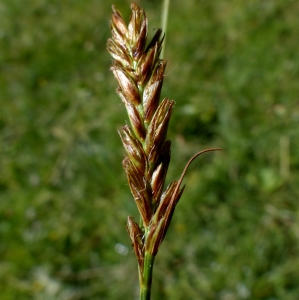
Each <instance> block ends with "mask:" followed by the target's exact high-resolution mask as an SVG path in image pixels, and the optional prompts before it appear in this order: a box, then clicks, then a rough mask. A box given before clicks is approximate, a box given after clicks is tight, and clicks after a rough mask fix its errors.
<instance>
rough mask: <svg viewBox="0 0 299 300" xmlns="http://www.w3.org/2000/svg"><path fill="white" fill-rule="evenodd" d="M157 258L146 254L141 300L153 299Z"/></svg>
mask: <svg viewBox="0 0 299 300" xmlns="http://www.w3.org/2000/svg"><path fill="white" fill-rule="evenodd" d="M154 261H155V256H153V255H151V254H150V253H149V252H145V257H144V269H143V274H142V275H143V278H142V282H141V285H140V300H150V299H151V287H152V275H153V266H154Z"/></svg>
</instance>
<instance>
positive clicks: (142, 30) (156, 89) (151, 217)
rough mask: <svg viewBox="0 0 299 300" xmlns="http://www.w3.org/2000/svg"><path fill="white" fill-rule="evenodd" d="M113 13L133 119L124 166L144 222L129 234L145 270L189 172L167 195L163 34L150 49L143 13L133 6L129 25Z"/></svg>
mask: <svg viewBox="0 0 299 300" xmlns="http://www.w3.org/2000/svg"><path fill="white" fill-rule="evenodd" d="M112 9H113V15H112V20H111V23H110V27H111V33H112V38H110V39H109V40H108V42H107V49H108V51H109V52H110V54H111V56H112V58H113V65H112V67H111V70H112V72H113V74H114V76H115V78H116V79H117V81H118V88H117V90H116V91H117V94H118V95H119V97H120V99H121V100H122V102H123V103H124V104H125V107H126V110H127V113H128V116H129V119H130V126H128V125H126V126H123V128H122V131H121V132H120V136H121V140H122V143H123V145H124V148H125V150H126V154H127V156H126V157H125V159H124V160H123V167H124V169H125V171H126V174H127V178H128V182H129V186H130V189H131V193H132V195H133V197H134V199H135V202H136V205H137V208H138V210H139V213H140V216H141V220H142V222H141V224H137V223H136V222H135V221H134V220H133V218H132V217H128V222H127V229H128V232H129V235H130V238H131V241H132V245H133V249H134V252H135V254H136V256H137V259H138V263H139V267H140V269H141V271H142V269H143V264H144V254H145V252H148V253H150V254H151V255H153V256H155V255H156V254H157V252H158V248H159V246H160V244H161V242H162V241H163V238H164V237H165V234H166V232H167V229H168V227H169V224H170V221H171V218H172V215H173V212H174V209H175V206H176V204H177V202H178V201H179V199H180V197H181V195H182V192H183V189H184V188H181V187H180V185H181V182H182V178H183V176H184V173H185V170H184V172H183V174H182V176H181V178H180V180H179V181H172V182H171V183H170V184H169V185H168V187H167V188H166V189H165V191H164V192H163V189H164V183H165V178H166V173H167V169H168V165H169V161H170V145H171V143H170V141H168V140H167V139H166V136H167V128H168V124H169V120H170V117H171V114H172V110H173V107H174V101H172V100H169V99H167V98H165V99H163V100H162V101H161V102H160V94H161V88H162V84H163V78H164V70H165V66H166V62H165V61H164V60H162V59H160V57H159V56H160V52H161V47H162V42H163V36H162V31H161V30H160V29H158V30H157V32H156V34H155V35H154V37H153V38H152V40H151V41H150V42H149V43H148V44H147V31H148V23H147V18H146V16H145V13H144V11H143V9H141V8H140V7H138V6H137V5H136V4H135V3H132V4H131V10H132V15H131V19H130V22H129V24H128V26H127V25H126V23H125V21H124V19H123V17H122V16H121V14H120V13H119V12H118V11H117V10H116V9H115V8H114V7H112ZM197 155H198V154H197ZM197 155H196V156H197ZM194 158H195V157H193V158H192V159H191V161H192V160H193V159H194ZM191 161H190V162H191ZM188 165H189V164H188ZM186 167H187V166H186ZM185 169H186V168H185Z"/></svg>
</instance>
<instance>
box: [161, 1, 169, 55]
mask: <svg viewBox="0 0 299 300" xmlns="http://www.w3.org/2000/svg"><path fill="white" fill-rule="evenodd" d="M169 1H170V0H163V8H162V30H163V32H164V33H165V34H166V30H167V20H168V10H169ZM165 46H166V36H165V37H164V42H163V47H162V50H161V54H160V58H161V59H163V58H164V52H165Z"/></svg>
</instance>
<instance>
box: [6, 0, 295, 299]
mask: <svg viewBox="0 0 299 300" xmlns="http://www.w3.org/2000/svg"><path fill="white" fill-rule="evenodd" d="M113 3H114V4H115V5H116V7H117V8H118V9H119V10H120V11H121V12H122V14H123V16H124V17H125V18H126V20H128V18H129V15H130V9H129V4H130V2H129V1H120V0H116V1H112V0H108V1H104V0H88V1H82V0H81V1H80V0H65V1H57V0H51V1H50V0H48V1H46V0H30V1H27V2H26V4H24V3H21V1H18V0H3V1H2V2H1V3H0V45H1V46H0V70H1V71H0V101H1V109H0V128H1V138H0V158H1V160H0V257H1V260H0V290H1V299H3V300H14V299H22V300H23V299H24V300H25V299H37V300H38V299H43V300H47V299H49V300H54V299H62V300H73V299H74V300H75V299H109V300H110V299H111V300H112V299H138V280H137V265H136V262H135V258H134V255H133V253H132V250H131V245H130V241H129V238H128V236H127V233H126V229H125V223H126V218H127V215H133V216H136V215H137V211H136V208H135V204H134V202H133V200H132V197H131V195H130V192H129V188H128V185H127V183H126V178H125V175H124V172H123V170H122V167H121V160H122V158H123V156H124V150H123V149H122V145H121V142H120V140H119V137H118V134H117V129H119V128H120V127H121V125H122V124H125V123H126V122H127V117H126V114H125V109H124V107H123V105H122V104H121V101H120V100H119V99H118V97H117V95H116V94H115V88H116V81H115V80H114V79H113V76H112V74H111V73H110V71H109V66H110V64H111V59H110V57H109V55H108V53H107V51H106V49H105V47H106V41H107V39H108V37H109V36H110V32H109V18H110V16H111V5H112V4H113ZM137 3H138V4H140V5H141V6H142V7H143V8H144V9H145V10H146V13H147V16H148V18H149V35H150V36H151V35H153V33H154V30H153V29H154V28H157V27H159V26H160V19H161V18H160V14H161V3H160V1H158V0H155V1H149V0H143V1H141V0H140V1H137ZM298 14H299V4H298V2H297V1H293V0H271V1H270V0H264V1H258V0H251V1H247V2H246V1H241V0H231V1H221V0H215V1H208V0H187V1H184V2H182V1H179V0H172V1H171V4H170V11H169V23H168V32H167V46H166V52H165V57H166V59H167V61H168V67H167V70H166V77H165V81H164V82H165V83H164V89H163V92H162V93H163V96H167V97H169V98H171V99H174V100H175V101H176V107H175V110H174V114H173V117H172V120H171V122H170V129H169V138H170V139H171V140H172V142H173V145H172V161H171V167H170V171H169V175H168V181H169V180H171V179H174V178H178V177H179V175H180V172H181V171H182V169H183V167H184V164H185V163H186V161H187V160H188V158H189V157H190V156H192V155H193V154H194V153H195V152H197V151H199V150H201V149H204V148H205V147H212V146H215V147H222V148H223V151H222V153H212V154H206V155H205V156H203V157H201V158H200V159H198V160H197V162H195V163H194V164H193V165H192V166H191V168H190V170H189V171H188V173H187V176H186V179H185V182H186V184H187V188H186V191H185V193H184V195H183V197H182V199H181V201H180V203H179V205H178V207H177V210H176V213H175V216H174V218H173V221H172V225H171V227H170V230H169V233H168V235H167V237H166V240H165V241H164V243H163V244H162V246H161V249H160V252H159V254H158V256H157V259H156V264H155V269H154V279H153V299H155V300H159V299H172V300H179V299H184V300H185V299H198V300H214V299H217V300H241V299H261V300H262V299H263V300H280V299H284V300H297V299H298V297H299V288H298V282H299V271H298V270H299V256H298V250H299V243H298V242H299V241H298V239H299V205H298V200H299V197H298V196H299V186H298V180H299V172H298V168H299V152H298V147H299V141H298V135H299V126H298V121H299V104H298V103H299V85H298V77H299V51H298V36H299V18H298Z"/></svg>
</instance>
